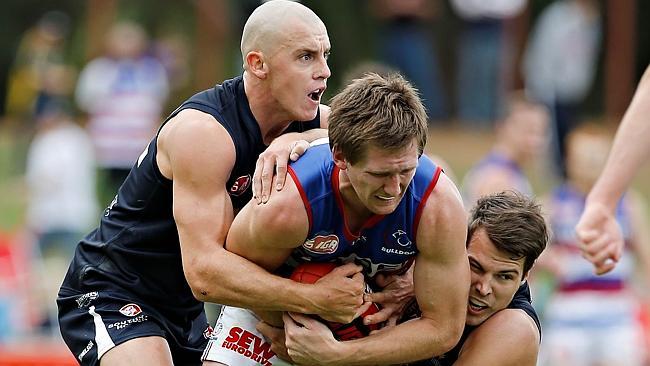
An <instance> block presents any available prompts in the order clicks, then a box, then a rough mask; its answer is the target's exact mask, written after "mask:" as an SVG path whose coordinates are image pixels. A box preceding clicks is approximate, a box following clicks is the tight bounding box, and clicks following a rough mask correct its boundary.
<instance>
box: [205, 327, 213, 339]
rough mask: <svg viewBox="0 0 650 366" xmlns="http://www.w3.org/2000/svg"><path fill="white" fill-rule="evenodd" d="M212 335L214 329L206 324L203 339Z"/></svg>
mask: <svg viewBox="0 0 650 366" xmlns="http://www.w3.org/2000/svg"><path fill="white" fill-rule="evenodd" d="M213 336H214V329H213V328H212V326H210V325H208V327H207V328H205V330H204V331H203V338H205V339H210V338H211V337H213Z"/></svg>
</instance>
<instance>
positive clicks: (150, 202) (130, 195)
mask: <svg viewBox="0 0 650 366" xmlns="http://www.w3.org/2000/svg"><path fill="white" fill-rule="evenodd" d="M185 109H196V110H199V111H202V112H205V113H208V114H210V115H212V116H214V118H215V119H216V120H217V121H218V122H219V123H221V124H222V125H223V126H224V127H225V129H226V130H227V131H228V133H229V134H230V136H231V138H232V140H233V142H234V146H235V149H236V161H235V165H234V167H233V169H232V173H231V175H230V177H229V179H228V182H227V186H226V189H227V190H228V193H229V194H230V199H231V201H232V204H233V207H234V209H235V212H236V211H237V210H239V209H240V208H241V207H243V206H244V205H245V204H246V202H248V201H249V200H250V199H251V197H252V192H251V187H250V186H251V177H252V175H253V172H254V169H255V162H256V160H257V157H258V155H259V154H260V153H261V152H262V151H264V149H265V148H266V146H265V145H264V143H263V139H262V136H261V132H260V129H259V125H258V123H257V122H256V120H255V118H254V117H253V114H252V112H251V110H250V107H249V104H248V100H247V98H246V94H245V93H244V82H243V79H242V77H241V76H239V77H236V78H234V79H230V80H226V81H224V82H223V84H221V85H217V86H215V87H214V88H212V89H208V90H206V91H203V92H200V93H198V94H196V95H194V96H192V97H191V98H190V99H188V100H187V101H186V102H184V103H183V104H182V105H181V106H180V107H179V108H178V109H176V110H175V111H174V112H173V113H172V114H171V115H170V116H169V117H168V118H167V120H166V121H168V120H169V119H170V118H172V117H174V116H175V115H177V114H178V113H179V112H180V111H182V110H185ZM166 121H165V122H166ZM215 123H217V122H215ZM319 126H320V114H317V115H316V118H315V119H314V120H312V121H309V122H294V123H292V124H291V125H290V126H289V127H288V129H287V130H286V131H285V132H302V131H304V130H308V129H312V128H318V127H319ZM156 141H157V136H156V137H154V139H153V140H152V141H151V142H150V143H149V145H148V147H147V148H146V149H145V150H144V152H143V153H142V155H141V156H140V157H139V159H138V160H137V162H136V163H135V164H134V166H133V168H132V169H131V172H130V173H129V175H128V177H127V178H126V180H125V181H124V183H123V184H122V186H121V187H120V188H119V191H118V194H117V195H116V196H115V198H114V199H113V202H112V203H111V204H110V205H109V206H108V208H107V209H106V210H105V212H104V213H103V215H102V217H101V223H100V225H99V227H98V228H97V229H96V230H94V231H93V232H91V233H90V234H89V235H88V236H86V237H85V238H84V239H83V240H81V242H80V243H79V245H78V246H77V249H76V252H75V256H74V259H73V261H72V263H71V265H70V268H69V269H68V273H67V275H66V277H65V280H64V283H63V285H62V287H61V290H60V292H59V307H60V311H61V313H62V315H61V317H62V319H65V317H66V314H65V311H67V310H68V305H66V304H67V302H66V301H69V300H66V299H70V298H72V297H76V298H79V296H81V295H82V294H88V293H91V292H95V291H99V297H100V298H101V296H102V291H105V292H107V293H108V292H110V293H117V294H120V296H121V298H126V299H132V300H131V301H133V302H134V303H137V304H140V305H141V306H142V308H143V309H144V308H145V306H146V305H148V307H153V308H154V309H155V311H158V312H159V313H160V314H161V315H162V316H163V317H164V318H165V319H167V320H168V321H169V322H171V323H174V324H176V325H179V326H182V328H183V329H185V330H187V328H188V326H187V324H188V322H189V321H192V320H193V319H198V318H199V317H200V315H201V314H202V313H203V303H201V302H199V301H198V300H196V299H195V298H194V296H193V295H192V292H191V290H190V287H189V285H188V283H187V281H186V280H185V276H184V274H183V267H182V263H181V251H180V244H179V238H178V231H177V228H176V224H175V222H174V217H173V213H172V201H173V199H172V181H170V180H168V179H166V178H165V177H164V176H163V175H162V174H161V172H160V170H159V167H158V165H157V163H156ZM107 296H108V295H107ZM90 297H91V298H94V297H96V296H90ZM73 302H74V301H73ZM84 302H85V301H84ZM143 304H144V305H143ZM74 307H76V304H74ZM81 307H82V306H81V304H79V308H81ZM203 318H204V316H203ZM204 324H205V322H204ZM62 327H63V326H62ZM84 345H85V344H84Z"/></svg>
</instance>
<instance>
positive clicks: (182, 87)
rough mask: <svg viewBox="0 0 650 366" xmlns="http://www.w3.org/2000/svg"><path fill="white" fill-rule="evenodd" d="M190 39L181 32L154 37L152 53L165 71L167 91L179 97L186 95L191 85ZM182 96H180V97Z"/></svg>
mask: <svg viewBox="0 0 650 366" xmlns="http://www.w3.org/2000/svg"><path fill="white" fill-rule="evenodd" d="M189 44H190V41H189V40H188V39H186V37H185V36H183V35H181V34H169V35H166V36H164V37H162V38H159V39H156V41H155V47H154V53H155V56H156V58H157V59H158V60H159V61H160V63H161V64H162V65H163V67H164V68H165V71H167V79H168V81H169V91H170V94H172V95H173V96H175V95H178V98H174V99H180V98H184V96H185V95H187V93H188V92H187V90H186V89H188V88H190V87H191V85H190V84H191V83H190V81H191V75H190V62H191V60H190V55H191V54H192V53H191V52H190V49H189V48H190V47H189V46H188V45H189ZM181 96H182V97H181Z"/></svg>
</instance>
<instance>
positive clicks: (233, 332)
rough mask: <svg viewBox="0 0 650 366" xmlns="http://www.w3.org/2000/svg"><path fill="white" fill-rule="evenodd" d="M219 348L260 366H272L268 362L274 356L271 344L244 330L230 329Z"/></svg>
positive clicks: (238, 328)
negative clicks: (235, 353)
mask: <svg viewBox="0 0 650 366" xmlns="http://www.w3.org/2000/svg"><path fill="white" fill-rule="evenodd" d="M221 347H223V348H225V349H228V350H231V351H232V352H237V353H239V354H240V355H242V356H244V357H246V358H250V359H251V360H253V361H255V362H257V363H258V364H260V365H264V366H272V365H273V363H272V362H271V361H270V360H271V358H273V356H275V352H273V351H271V344H270V343H268V342H266V341H265V340H264V339H262V338H260V337H258V336H256V335H255V334H253V333H251V332H249V331H247V330H246V329H242V328H240V327H232V328H230V331H229V332H228V337H226V339H225V340H224V341H223V343H222V344H221Z"/></svg>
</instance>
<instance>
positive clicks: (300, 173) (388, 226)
mask: <svg viewBox="0 0 650 366" xmlns="http://www.w3.org/2000/svg"><path fill="white" fill-rule="evenodd" d="M440 173H441V169H440V168H439V167H437V166H436V165H435V164H434V163H433V162H432V161H431V160H430V159H429V158H428V157H426V156H424V155H423V156H421V157H420V159H419V161H418V167H417V169H416V172H415V176H414V177H413V180H412V181H411V183H410V184H409V186H408V187H407V189H406V193H405V194H404V197H403V198H402V200H401V201H400V203H399V205H398V206H397V208H396V209H395V211H394V212H393V213H391V214H389V215H385V216H379V215H375V216H372V217H371V218H370V219H368V220H367V221H366V222H365V224H364V225H363V228H362V229H361V230H360V232H358V233H353V232H351V231H350V229H349V228H348V227H347V226H346V223H345V219H344V214H343V200H342V198H341V194H340V192H339V168H338V167H337V166H336V165H335V164H334V161H333V160H332V153H331V151H330V148H329V145H328V144H323V145H317V146H315V147H312V148H311V149H309V150H308V151H307V153H306V154H305V155H304V156H303V157H302V158H300V159H299V160H298V161H296V162H294V163H292V164H291V166H290V167H289V174H290V175H291V177H292V178H293V180H294V182H295V183H296V186H297V187H298V190H299V191H300V195H301V196H302V199H303V202H304V205H305V210H307V216H308V217H309V234H308V236H307V240H306V241H305V242H304V243H303V244H302V246H300V247H298V248H296V249H295V250H294V251H293V252H292V254H291V257H290V259H289V260H288V261H287V264H288V265H289V266H290V267H293V266H295V265H296V264H297V263H301V262H305V261H314V262H333V261H339V262H344V263H347V262H351V261H354V262H357V263H358V264H361V265H362V266H363V267H364V272H365V274H366V275H367V276H368V277H373V276H374V275H375V274H377V273H378V272H398V271H401V270H404V269H406V268H408V265H410V263H411V262H412V261H413V259H414V258H415V256H416V255H417V253H418V250H417V243H416V233H417V228H418V223H419V219H420V215H421V210H422V208H423V207H424V204H425V203H426V201H427V199H428V197H429V195H430V193H431V191H433V189H434V188H435V186H436V182H437V181H438V178H439V176H440ZM284 270H286V268H285V269H283V271H282V272H284Z"/></svg>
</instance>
